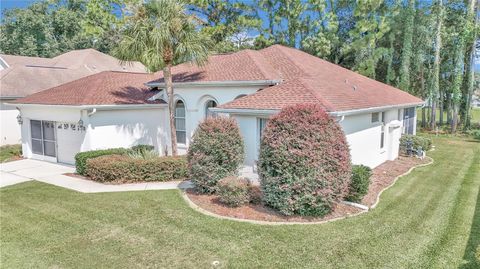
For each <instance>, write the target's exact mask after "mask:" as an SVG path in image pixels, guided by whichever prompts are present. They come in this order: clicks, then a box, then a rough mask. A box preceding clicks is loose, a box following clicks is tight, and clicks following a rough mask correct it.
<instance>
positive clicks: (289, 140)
mask: <svg viewBox="0 0 480 269" xmlns="http://www.w3.org/2000/svg"><path fill="white" fill-rule="evenodd" d="M258 163H259V165H258V171H259V176H260V184H261V188H262V193H263V201H264V203H265V204H266V205H268V206H270V207H272V208H274V209H277V210H278V211H280V212H281V213H282V214H284V215H293V214H298V215H309V216H324V215H326V214H328V213H329V212H330V211H331V209H332V206H333V203H335V202H339V201H341V200H343V199H344V198H345V196H346V195H347V194H348V187H349V183H350V178H351V172H352V170H351V165H350V151H349V148H348V144H347V140H346V138H345V134H344V133H343V130H342V128H341V127H340V125H339V124H338V123H337V122H335V120H334V119H332V118H331V117H330V116H329V115H328V114H327V113H326V112H325V110H324V109H323V108H322V107H320V106H319V105H313V104H300V105H295V106H291V107H287V108H284V109H282V111H281V112H280V113H279V114H277V115H275V116H273V117H272V118H271V119H270V120H269V121H268V123H267V126H266V127H265V130H264V132H263V136H262V139H261V145H260V156H259V162H258Z"/></svg>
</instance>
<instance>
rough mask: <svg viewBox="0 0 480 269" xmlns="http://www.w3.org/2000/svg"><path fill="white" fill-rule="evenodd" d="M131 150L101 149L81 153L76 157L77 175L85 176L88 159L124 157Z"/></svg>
mask: <svg viewBox="0 0 480 269" xmlns="http://www.w3.org/2000/svg"><path fill="white" fill-rule="evenodd" d="M129 152H130V150H129V149H125V148H113V149H100V150H91V151H84V152H79V153H77V154H76V155H75V167H76V169H77V173H78V174H80V175H84V176H85V175H86V174H85V166H86V164H87V160H88V159H92V158H96V157H100V156H104V155H112V154H117V155H123V154H127V153H129Z"/></svg>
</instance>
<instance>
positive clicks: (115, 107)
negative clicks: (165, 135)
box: [5, 103, 168, 110]
mask: <svg viewBox="0 0 480 269" xmlns="http://www.w3.org/2000/svg"><path fill="white" fill-rule="evenodd" d="M5 105H7V106H10V107H17V108H22V107H48V108H67V109H80V110H83V109H97V110H119V109H121V110H123V109H150V108H165V107H168V105H167V104H118V105H115V104H113V105H49V104H25V103H5Z"/></svg>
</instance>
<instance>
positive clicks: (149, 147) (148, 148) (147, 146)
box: [132, 145, 155, 152]
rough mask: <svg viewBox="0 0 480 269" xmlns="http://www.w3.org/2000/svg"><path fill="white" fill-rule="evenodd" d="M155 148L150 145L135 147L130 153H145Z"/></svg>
mask: <svg viewBox="0 0 480 269" xmlns="http://www.w3.org/2000/svg"><path fill="white" fill-rule="evenodd" d="M154 150H155V147H154V146H152V145H136V146H133V147H132V151H134V152H146V151H154Z"/></svg>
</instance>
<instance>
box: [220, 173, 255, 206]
mask: <svg viewBox="0 0 480 269" xmlns="http://www.w3.org/2000/svg"><path fill="white" fill-rule="evenodd" d="M249 191H250V182H249V181H248V180H247V179H244V178H238V177H234V176H231V177H226V178H223V179H220V180H219V181H218V183H217V194H218V198H219V200H220V202H222V203H224V204H226V205H228V206H231V207H238V206H241V205H244V204H246V203H248V202H249V201H250V193H249Z"/></svg>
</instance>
